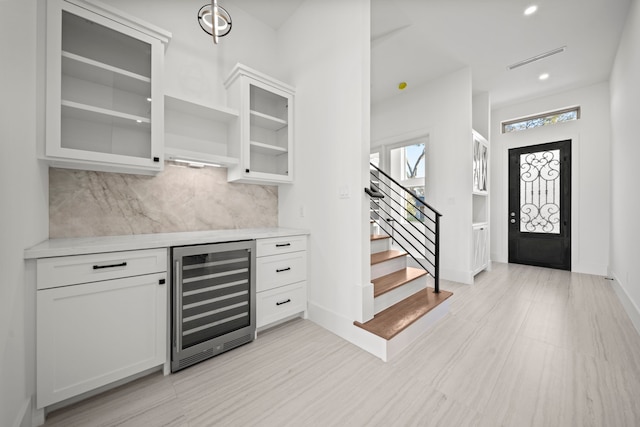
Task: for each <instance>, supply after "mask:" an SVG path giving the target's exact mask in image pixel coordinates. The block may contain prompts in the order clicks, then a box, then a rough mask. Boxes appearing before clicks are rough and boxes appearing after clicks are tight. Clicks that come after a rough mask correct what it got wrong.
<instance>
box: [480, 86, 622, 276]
mask: <svg viewBox="0 0 640 427" xmlns="http://www.w3.org/2000/svg"><path fill="white" fill-rule="evenodd" d="M573 105H579V106H580V108H581V117H580V119H579V120H577V121H573V122H567V123H560V124H556V125H552V126H545V127H541V128H535V129H528V130H525V131H520V132H512V133H508V134H503V133H502V132H501V128H500V123H501V122H502V121H505V120H509V119H514V118H518V117H523V116H528V115H533V114H537V113H541V112H544V111H551V110H556V109H560V108H564V107H569V106H573ZM609 117H610V116H609V85H608V83H607V82H605V83H600V84H597V85H594V86H589V87H585V88H582V89H577V90H572V91H569V92H564V93H559V94H556V95H552V96H548V97H544V98H539V99H535V100H531V101H528V102H523V103H520V104H516V105H512V106H508V107H504V108H502V109H498V110H494V111H493V112H492V129H491V133H492V137H491V138H492V141H491V259H492V260H494V261H498V262H507V260H508V229H507V225H508V224H507V221H508V218H507V214H508V212H507V210H508V189H509V188H508V167H507V164H508V149H510V148H515V147H524V146H528V145H535V144H543V143H547V142H555V141H561V140H565V139H571V140H572V146H571V155H572V212H571V216H572V238H571V240H572V241H571V265H572V270H573V271H576V272H581V273H589V274H599V275H605V274H607V264H608V259H609V217H610V215H609V203H610V197H609V189H610V173H611V169H610V164H609V158H610V129H611V126H610V118H609Z"/></svg>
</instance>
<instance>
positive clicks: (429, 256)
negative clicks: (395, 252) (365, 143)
mask: <svg viewBox="0 0 640 427" xmlns="http://www.w3.org/2000/svg"><path fill="white" fill-rule="evenodd" d="M370 174H371V182H370V187H369V188H365V189H364V191H365V193H367V194H368V195H369V197H371V202H370V203H371V219H372V220H373V221H374V222H375V223H376V224H377V225H378V227H379V228H380V229H381V230H382V231H383V232H384V233H386V234H388V235H389V236H390V237H391V239H392V240H393V242H394V243H395V244H397V245H398V246H400V247H401V248H402V250H403V251H405V252H406V253H407V254H409V255H410V256H411V257H412V258H413V260H414V261H415V262H416V263H417V264H418V265H419V266H420V267H422V268H423V269H424V270H426V271H427V272H428V273H429V274H430V275H431V276H432V277H433V279H434V282H435V283H434V292H436V293H439V292H440V271H439V270H440V267H439V264H440V217H441V216H442V214H441V213H440V212H438V211H437V210H435V209H434V208H433V207H431V206H430V205H429V204H428V203H425V202H424V200H422V199H421V198H420V197H418V196H417V195H416V194H415V193H414V192H413V191H411V190H409V189H408V188H406V187H404V186H402V185H401V184H400V183H398V181H396V180H395V179H393V178H392V177H391V176H389V175H388V174H387V173H385V172H384V171H383V170H381V169H380V168H378V167H377V166H375V165H374V164H373V163H372V164H371V167H370Z"/></svg>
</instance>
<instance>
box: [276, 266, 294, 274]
mask: <svg viewBox="0 0 640 427" xmlns="http://www.w3.org/2000/svg"><path fill="white" fill-rule="evenodd" d="M289 270H291V267H287V268H280V269H278V270H276V273H282V272H283V271H289Z"/></svg>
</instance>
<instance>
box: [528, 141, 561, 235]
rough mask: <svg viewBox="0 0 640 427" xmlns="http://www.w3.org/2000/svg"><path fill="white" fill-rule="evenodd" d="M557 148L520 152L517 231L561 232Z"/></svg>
mask: <svg viewBox="0 0 640 427" xmlns="http://www.w3.org/2000/svg"><path fill="white" fill-rule="evenodd" d="M560 209H561V206H560V150H559V149H558V150H549V151H539V152H536V153H525V154H521V155H520V231H521V232H522V233H549V234H560Z"/></svg>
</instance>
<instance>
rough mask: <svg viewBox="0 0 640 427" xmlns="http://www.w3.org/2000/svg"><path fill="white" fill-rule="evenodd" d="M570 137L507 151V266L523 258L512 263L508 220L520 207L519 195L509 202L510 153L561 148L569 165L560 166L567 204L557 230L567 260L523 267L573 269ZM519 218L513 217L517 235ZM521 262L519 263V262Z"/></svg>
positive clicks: (571, 143) (529, 261)
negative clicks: (562, 242) (563, 241)
mask: <svg viewBox="0 0 640 427" xmlns="http://www.w3.org/2000/svg"><path fill="white" fill-rule="evenodd" d="M573 141H574V139H573V138H567V139H562V140H557V141H553V142H548V143H529V144H527V145H521V146H518V147H509V148H507V150H506V162H505V163H506V165H507V168H506V183H507V185H506V199H505V201H506V211H507V217H506V219H507V222H508V224H507V236H506V237H507V248H506V249H507V258H508V262H509V263H517V262H518V261H523V260H522V259H520V260H514V258H515V253H514V248H512V241H513V240H514V238H513V237H512V230H513V226H512V225H511V221H512V220H513V218H512V217H511V213H512V212H513V211H514V210H515V211H519V208H520V206H519V205H520V203H519V202H520V196H519V195H518V196H517V201H513V202H512V201H511V179H512V176H511V167H512V166H511V152H513V151H515V153H516V155H520V154H522V152H529V151H531V152H536V151H544V150H545V149H550V150H554V149H560V150H561V155H562V156H568V158H569V162H568V163H564V164H563V171H562V175H561V177H560V179H561V183H560V191H563V192H565V191H566V194H565V195H564V196H561V197H564V200H565V201H566V202H568V203H567V205H566V206H564V207H562V208H561V217H560V229H561V233H560V234H561V236H559V239H565V240H566V241H567V242H566V243H565V245H566V246H565V250H566V257H565V260H564V263H556V264H550V263H546V262H543V261H540V262H538V261H535V260H528V261H527V262H526V264H528V265H538V266H541V267H548V268H557V269H562V270H568V271H572V267H573V256H572V255H573V250H572V249H573V245H574V239H573V232H572V231H573V229H574V228H575V227H576V223H575V221H574V210H573V209H572V206H573V204H574V188H573V182H574V180H573V173H574V164H573V163H574V162H573V158H574V157H575V153H573V151H574V150H573V146H574V144H573ZM514 173H516V174H517V175H518V177H519V175H520V174H519V173H517V172H514ZM516 192H517V193H519V184H518V189H516ZM519 219H520V216H519V215H517V217H516V218H515V220H516V221H517V224H518V225H517V227H518V231H516V233H519V229H520V220H519ZM531 236H532V238H534V240H535V237H533V236H536V234H535V233H532V234H531ZM542 236H544V234H541V235H540V236H538V237H537V238H540V239H541V240H549V239H545V238H544V237H542ZM521 263H522V262H521Z"/></svg>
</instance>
